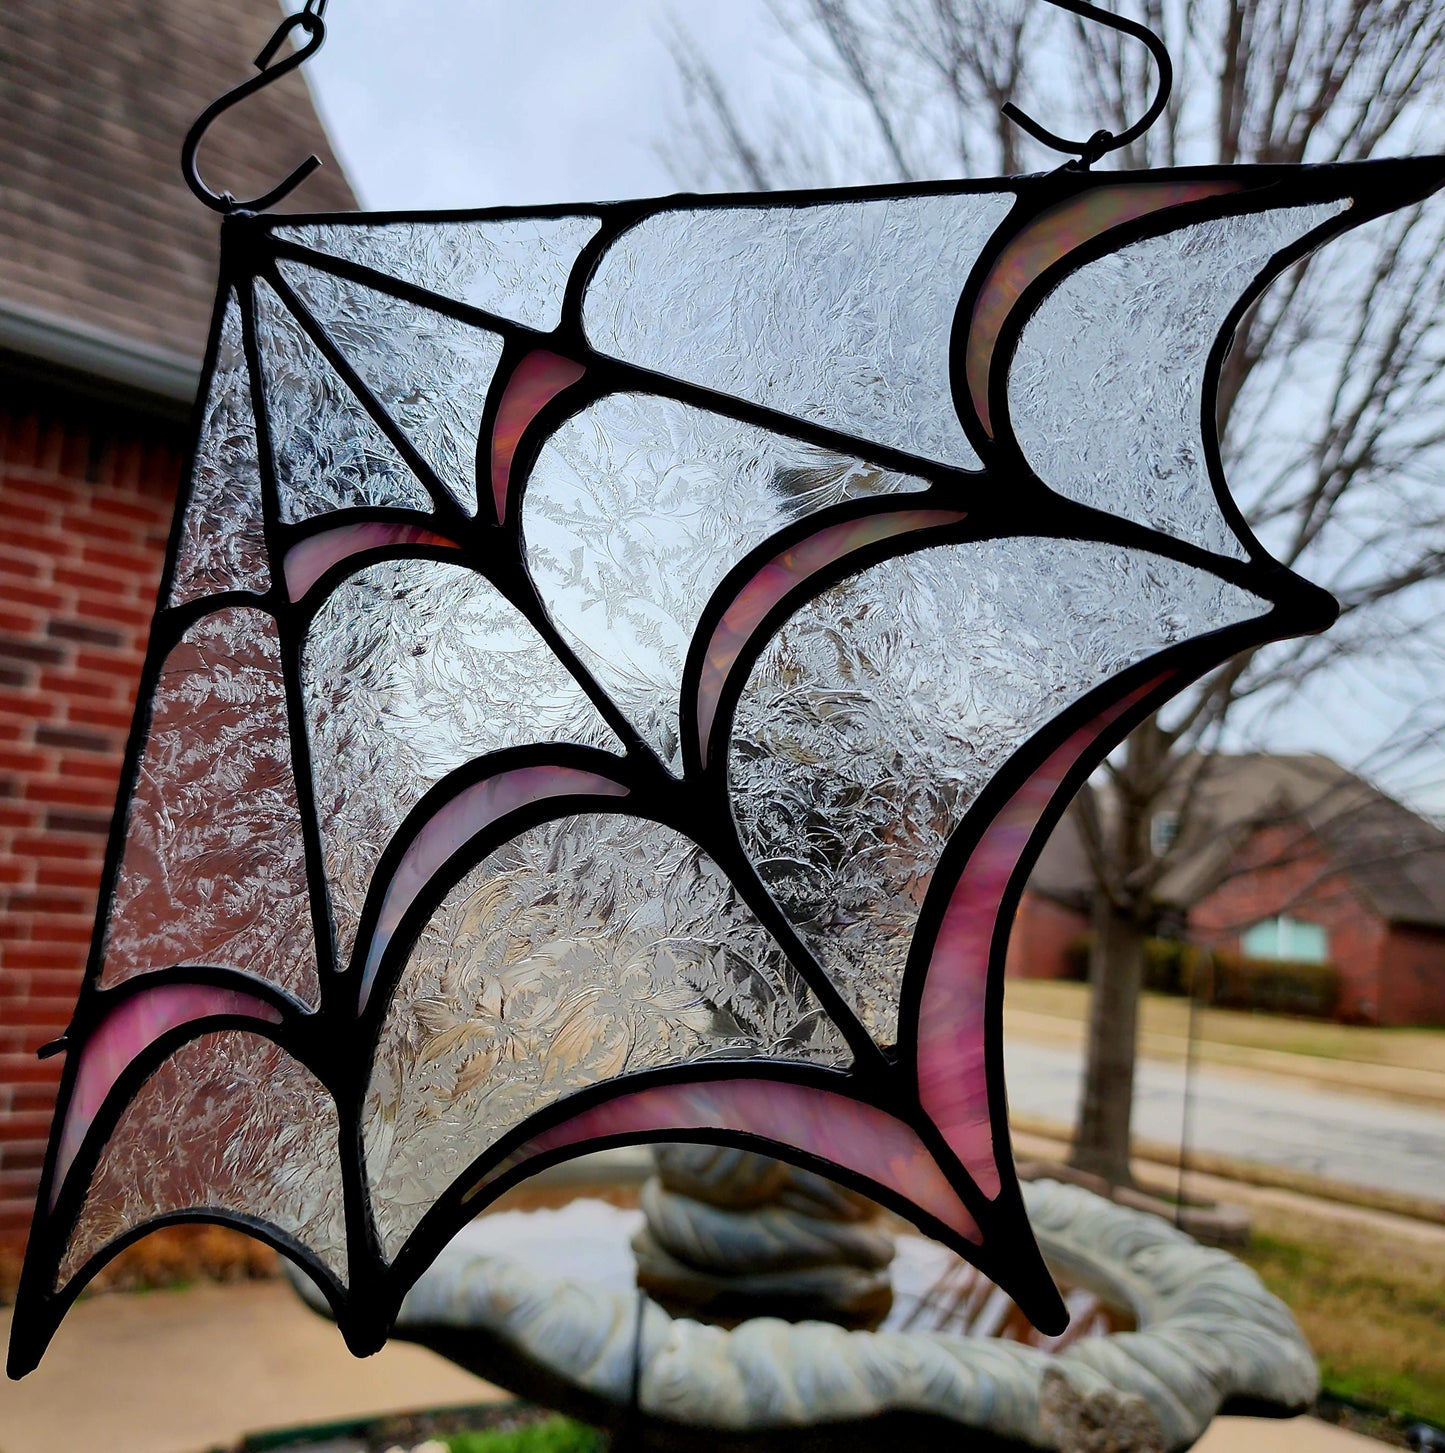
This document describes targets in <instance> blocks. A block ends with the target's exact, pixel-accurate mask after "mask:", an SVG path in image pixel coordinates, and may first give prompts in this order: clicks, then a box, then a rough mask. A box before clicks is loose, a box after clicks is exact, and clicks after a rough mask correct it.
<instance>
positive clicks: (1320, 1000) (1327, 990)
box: [1209, 949, 1340, 1019]
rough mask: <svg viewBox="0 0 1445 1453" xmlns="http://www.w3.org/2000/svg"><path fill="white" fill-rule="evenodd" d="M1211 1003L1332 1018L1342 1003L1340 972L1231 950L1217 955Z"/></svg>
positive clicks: (1327, 967) (1232, 1007) (1318, 1017)
mask: <svg viewBox="0 0 1445 1453" xmlns="http://www.w3.org/2000/svg"><path fill="white" fill-rule="evenodd" d="M1213 957H1214V964H1213V971H1212V974H1211V978H1212V979H1213V985H1212V992H1211V994H1210V996H1209V1002H1210V1003H1211V1004H1218V1005H1219V1006H1221V1007H1222V1008H1225V1009H1259V1010H1264V1011H1265V1012H1267V1013H1270V1014H1304V1015H1308V1016H1310V1017H1311V1018H1315V1019H1331V1018H1333V1017H1334V1015H1335V1012H1336V1010H1337V1009H1338V1008H1339V1004H1340V971H1339V970H1338V969H1337V968H1335V966H1334V965H1333V964H1306V963H1297V962H1295V961H1293V960H1291V959H1253V958H1247V957H1246V956H1245V955H1243V954H1238V953H1231V952H1229V951H1228V950H1223V949H1221V950H1217V951H1216V952H1215V954H1214V956H1213Z"/></svg>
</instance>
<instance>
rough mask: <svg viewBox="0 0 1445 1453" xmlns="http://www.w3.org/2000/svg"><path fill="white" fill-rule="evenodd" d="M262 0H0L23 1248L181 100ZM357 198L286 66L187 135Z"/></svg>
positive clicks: (155, 536) (2, 1105)
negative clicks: (314, 163) (44, 1051)
mask: <svg viewBox="0 0 1445 1453" xmlns="http://www.w3.org/2000/svg"><path fill="white" fill-rule="evenodd" d="M279 18H280V12H279V8H278V6H277V5H276V4H275V3H274V0H147V3H146V4H144V5H142V4H140V3H138V0H52V3H47V4H43V5H42V4H25V5H8V6H0V135H3V136H4V138H5V145H4V146H3V147H0V197H3V199H4V205H3V207H0V1243H4V1242H7V1241H8V1242H15V1241H18V1240H20V1239H23V1237H24V1234H25V1231H26V1228H27V1227H28V1225H29V1221H30V1212H31V1206H32V1204H33V1201H34V1196H35V1189H36V1185H37V1182H38V1179H39V1169H40V1164H41V1160H42V1156H43V1153H44V1145H45V1137H46V1133H47V1130H48V1127H49V1121H50V1113H51V1109H52V1106H53V1104H54V1098H55V1088H56V1083H57V1081H58V1079H59V1073H60V1064H61V1062H60V1060H58V1059H49V1060H44V1061H39V1060H37V1059H36V1057H35V1050H36V1048H37V1047H38V1046H39V1045H41V1044H43V1043H45V1042H46V1041H47V1040H51V1039H54V1038H56V1037H57V1036H58V1035H59V1034H61V1033H63V1032H64V1029H65V1027H66V1024H67V1021H68V1019H69V1016H70V1011H71V1008H72V1006H73V1004H74V1002H75V994H76V991H77V989H78V987H79V984H80V979H81V972H82V969H83V967H84V963H85V956H86V950H87V946H88V943H89V940H90V934H91V928H92V924H93V921H94V915H95V902H96V892H97V888H98V886H99V881H100V869H101V860H102V856H103V854H104V850H105V842H106V834H107V832H108V830H109V826H110V816H111V810H112V807H113V806H114V802H115V788H116V778H117V774H118V771H119V766H120V760H121V755H122V752H123V749H124V745H125V739H126V734H127V732H128V730H129V727H130V718H131V709H132V705H133V702H134V696H135V687H136V681H137V678H138V676H139V672H140V666H141V659H142V656H143V654H144V651H145V643H146V630H147V627H148V624H149V621H150V617H151V612H152V610H153V608H154V603H155V596H156V587H157V583H158V580H159V575H160V569H161V561H162V556H163V553H164V549H165V541H166V536H167V532H168V529H169V525H170V518H171V512H172V508H173V505H174V499H175V490H176V485H177V481H178V478H179V473H180V467H181V460H182V455H183V452H184V449H185V443H186V419H187V417H188V415H189V412H190V404H191V400H192V398H193V396H194V394H195V390H196V383H197V378H198V375H199V371H200V364H201V355H202V352H203V349H204V345H205V337H206V329H207V324H208V320H209V316H210V310H211V298H212V293H213V289H214V286H215V261H216V244H217V228H218V220H219V219H218V218H217V217H216V216H215V214H213V213H212V212H209V211H208V210H206V209H205V208H204V207H202V206H201V205H200V204H199V203H198V202H197V201H196V200H195V198H193V197H192V196H191V194H190V192H189V191H187V190H186V187H185V185H184V183H183V181H182V179H181V175H180V168H179V164H178V158H179V154H180V145H181V139H182V137H183V136H184V135H185V132H186V130H187V128H188V127H189V126H190V124H191V122H192V120H194V118H195V117H196V115H197V114H198V113H199V112H200V111H201V110H202V109H203V108H204V107H205V106H206V105H207V104H209V103H210V102H211V101H212V100H214V99H215V97H216V96H217V95H219V94H220V93H221V92H222V91H223V90H225V89H226V88H227V87H229V86H232V85H234V84H236V83H237V82H239V81H240V80H242V79H244V77H245V76H246V75H247V74H249V70H248V67H249V64H250V61H251V59H252V58H253V57H254V56H255V55H256V53H257V52H258V51H259V50H260V48H261V46H262V45H263V44H264V42H265V41H266V39H267V37H268V36H269V35H270V33H271V31H272V30H273V29H274V27H275V25H276V24H277V21H278V19H279ZM308 151H314V152H316V154H317V155H319V156H320V157H321V158H322V159H323V160H324V161H325V162H326V166H325V167H324V168H323V170H322V171H320V172H319V173H317V175H316V176H315V177H314V178H312V180H311V181H310V182H308V183H307V184H306V186H305V187H304V188H303V189H302V190H301V192H300V193H299V194H297V196H296V198H295V199H294V202H293V203H292V205H294V206H297V207H306V208H308V209H316V210H321V209H345V208H350V207H354V206H355V200H354V198H353V197H352V194H351V190H350V188H349V186H348V185H347V182H346V179H345V178H344V176H343V175H342V173H341V170H340V168H339V167H338V166H337V165H336V162H335V159H334V157H333V156H332V154H331V152H330V149H329V147H328V145H327V142H326V138H325V136H324V134H323V132H322V130H321V127H320V125H319V123H318V121H317V119H316V116H315V114H314V112H313V111H312V109H311V103H310V99H309V96H308V94H307V92H306V89H305V83H304V82H303V81H302V80H301V79H300V77H299V76H297V75H292V76H290V77H288V78H286V79H285V80H283V81H282V82H280V83H279V84H277V85H275V86H272V87H268V88H267V89H266V90H264V91H262V92H261V93H260V94H258V95H256V96H253V97H251V98H249V99H248V100H247V101H246V102H245V103H243V104H242V105H241V106H239V107H238V108H237V109H236V110H235V111H233V112H231V113H229V115H228V116H227V117H226V118H223V120H222V121H221V122H219V123H218V124H217V126H216V127H215V128H213V131H212V133H211V136H210V137H209V138H208V140H207V142H206V143H205V145H204V146H203V147H202V154H201V166H202V171H203V174H204V175H206V176H207V177H208V179H209V180H210V182H211V185H212V186H214V187H215V188H216V189H217V190H222V189H225V190H230V191H233V192H234V193H236V194H237V195H239V196H247V195H254V194H255V193H256V192H258V191H262V190H265V189H266V188H267V187H269V186H271V185H273V184H274V183H275V182H276V181H277V180H279V179H280V177H281V176H283V175H284V174H285V173H286V172H288V171H289V170H290V169H291V167H292V166H294V165H295V164H296V162H298V161H299V160H300V159H301V158H302V157H303V156H305V155H306V153H307V152H308Z"/></svg>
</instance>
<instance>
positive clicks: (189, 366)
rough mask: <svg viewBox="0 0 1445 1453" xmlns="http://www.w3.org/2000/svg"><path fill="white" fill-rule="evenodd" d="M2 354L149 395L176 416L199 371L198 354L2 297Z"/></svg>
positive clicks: (101, 387)
mask: <svg viewBox="0 0 1445 1453" xmlns="http://www.w3.org/2000/svg"><path fill="white" fill-rule="evenodd" d="M0 354H8V355H10V356H11V358H12V360H15V359H24V360H27V361H33V362H34V363H36V364H38V365H40V366H41V370H42V371H44V372H49V373H51V374H59V375H65V376H69V377H70V378H72V379H81V380H86V381H88V382H89V383H90V384H91V385H92V387H94V388H95V389H96V390H97V391H99V392H103V393H110V394H121V395H128V396H131V397H132V398H135V399H136V400H137V401H141V400H145V401H148V402H149V403H150V406H151V408H152V410H153V411H154V412H156V413H160V414H166V415H172V416H175V415H184V414H185V413H186V411H187V410H188V409H189V407H190V405H191V401H192V400H193V399H194V398H195V396H196V389H197V387H198V385H199V383H200V376H201V370H200V363H199V360H197V359H192V358H188V357H186V356H185V355H184V354H180V353H172V352H170V351H169V350H167V349H161V348H155V347H152V346H149V345H147V344H144V343H137V342H135V341H134V340H133V339H130V338H126V337H124V336H122V335H121V334H119V333H111V332H109V331H107V330H105V329H102V328H94V327H90V326H88V325H86V324H83V323H76V322H72V321H71V320H70V319H68V318H61V317H57V316H56V315H55V314H53V313H46V312H42V311H41V310H40V309H37V308H26V307H22V306H20V305H19V304H16V303H11V302H7V301H5V300H4V299H0Z"/></svg>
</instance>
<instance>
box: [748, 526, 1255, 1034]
mask: <svg viewBox="0 0 1445 1453" xmlns="http://www.w3.org/2000/svg"><path fill="white" fill-rule="evenodd" d="M1266 609H1267V603H1266V602H1263V601H1261V600H1258V599H1257V598H1256V597H1254V596H1251V595H1248V594H1246V593H1245V592H1244V591H1241V590H1238V589H1236V588H1235V587H1233V586H1230V585H1225V584H1223V583H1222V582H1221V581H1219V580H1217V579H1216V578H1214V577H1213V576H1211V575H1206V574H1204V573H1203V572H1202V571H1198V570H1194V569H1191V568H1190V567H1187V566H1184V565H1180V564H1177V563H1176V562H1174V561H1171V560H1166V559H1162V558H1160V557H1157V556H1152V555H1146V554H1142V553H1140V552H1138V551H1133V550H1125V549H1121V548H1119V547H1117V546H1106V545H1097V544H1090V543H1084V542H1077V541H1066V540H1052V539H1035V538H1025V539H1005V540H989V541H985V542H981V543H976V544H961V545H946V546H937V547H934V548H930V549H924V550H919V551H916V552H915V553H913V554H910V555H905V556H901V557H899V558H897V559H893V560H888V561H885V562H884V563H883V564H881V565H877V566H874V567H873V568H872V569H870V570H866V571H864V572H862V573H861V574H859V575H857V576H854V577H852V578H851V579H848V580H845V581H843V582H842V583H840V584H839V585H837V586H834V587H833V588H832V589H831V590H828V591H826V592H824V593H823V594H822V595H820V596H819V597H817V599H815V600H814V601H812V602H810V603H809V604H808V605H806V606H804V607H803V608H802V609H801V610H799V611H798V612H797V613H796V614H795V615H794V616H793V617H792V618H791V619H790V620H789V621H788V623H787V624H786V625H785V626H784V627H783V628H782V629H781V630H780V631H779V632H778V633H777V634H776V635H775V636H774V637H773V639H772V640H771V641H770V642H769V643H768V645H767V646H766V647H765V648H764V650H763V652H762V654H761V656H760V657H759V658H758V660H757V663H756V664H755V665H754V667H753V670H752V673H751V675H750V677H749V679H748V683H747V685H746V687H745V688H744V689H743V694H742V696H741V698H740V700H739V702H738V708H737V715H736V719H735V723H734V727H733V735H732V743H731V748H730V752H729V758H728V761H729V782H730V788H731V792H732V802H733V813H734V816H735V817H736V820H737V824H738V829H739V832H740V834H741V836H742V841H743V845H744V847H745V849H746V850H747V852H748V855H749V857H750V858H751V859H752V860H753V862H754V863H756V864H757V865H758V869H759V872H760V873H761V874H762V877H763V880H764V882H765V883H766V884H767V885H768V888H769V890H770V891H771V892H772V894H773V896H774V898H775V899H776V900H777V902H778V904H779V906H780V907H782V909H783V910H784V912H785V913H787V915H788V917H789V918H790V919H791V920H792V922H793V923H794V924H795V925H797V926H798V928H799V930H800V931H801V932H802V934H803V936H804V937H805V939H806V940H807V941H808V942H809V944H810V945H811V946H812V948H813V949H814V951H815V952H816V953H817V954H818V956H819V958H820V959H821V961H822V963H823V965H824V967H825V968H826V969H827V971H828V972H829V974H830V975H831V977H832V978H833V980H834V982H835V983H836V984H837V986H838V988H839V990H840V991H841V992H842V993H843V995H844V996H845V997H846V998H847V999H848V1000H849V1002H850V1003H851V1004H852V1005H853V1006H854V1007H855V1009H856V1010H857V1012H858V1014H859V1017H860V1018H861V1019H862V1021H863V1023H864V1025H865V1026H866V1027H867V1029H868V1030H869V1032H870V1033H871V1034H872V1035H873V1036H874V1038H875V1039H877V1040H878V1041H879V1042H881V1043H884V1044H889V1043H892V1042H893V1041H894V1040H895V1038H896V1035H897V1010H898V988H899V982H900V979H901V976H902V971H903V966H904V963H905V960H906V958H907V953H908V947H909V943H910V941H911V939H912V935H913V929H914V926H915V923H916V921H917V916H918V910H919V907H920V906H921V904H922V902H923V896H924V894H925V893H926V891H927V889H928V885H929V882H930V881H931V878H932V874H933V869H934V867H935V865H936V864H937V862H938V858H939V855H940V853H941V852H942V850H943V847H944V845H945V844H946V843H947V841H948V838H949V837H950V835H951V834H952V832H953V830H954V828H955V827H957V825H958V824H959V823H960V822H961V821H962V818H963V815H964V813H965V812H966V810H967V809H968V806H969V805H970V804H971V803H972V801H973V800H974V798H975V797H976V796H977V795H978V793H979V792H980V790H981V789H982V788H983V787H984V786H986V785H987V783H988V782H989V781H990V779H991V778H992V777H993V776H994V774H995V773H996V772H997V771H998V769H999V768H1000V767H1001V766H1002V765H1003V763H1004V761H1005V760H1006V759H1007V758H1008V757H1009V756H1010V755H1011V754H1012V753H1013V752H1014V751H1015V749H1016V748H1017V747H1019V746H1020V745H1021V744H1022V743H1023V742H1024V741H1025V740H1026V739H1027V738H1028V737H1029V736H1031V735H1032V734H1033V733H1034V732H1035V731H1037V730H1038V729H1039V728H1040V727H1042V726H1044V725H1045V723H1047V722H1048V721H1050V720H1052V719H1053V718H1054V717H1056V716H1057V715H1058V714H1059V712H1060V711H1062V710H1063V708H1064V707H1066V706H1067V705H1068V704H1069V703H1070V702H1072V701H1074V700H1076V699H1078V698H1079V697H1080V696H1082V695H1083V694H1084V693H1085V692H1086V691H1088V690H1090V689H1091V688H1093V687H1095V686H1097V685H1099V684H1100V683H1101V682H1104V681H1107V680H1108V679H1109V678H1110V677H1112V676H1115V675H1117V674H1118V673H1119V672H1120V671H1122V670H1124V669H1125V668H1126V667H1128V666H1130V665H1133V664H1134V663H1135V662H1136V661H1139V660H1142V659H1144V658H1145V657H1147V656H1150V655H1152V654H1153V653H1154V652H1156V651H1158V650H1160V649H1162V648H1163V647H1165V646H1168V645H1172V644H1174V643H1175V642H1178V641H1183V640H1186V639H1189V638H1190V637H1193V636H1198V635H1202V634H1204V633H1206V632H1208V631H1212V630H1216V629H1218V628H1219V627H1221V626H1225V625H1228V624H1230V623H1232V622H1235V621H1241V620H1247V619H1250V618H1252V617H1255V616H1258V615H1261V614H1263V613H1264V612H1265V610H1266Z"/></svg>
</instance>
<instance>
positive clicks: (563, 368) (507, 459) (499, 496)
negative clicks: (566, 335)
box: [492, 348, 587, 523]
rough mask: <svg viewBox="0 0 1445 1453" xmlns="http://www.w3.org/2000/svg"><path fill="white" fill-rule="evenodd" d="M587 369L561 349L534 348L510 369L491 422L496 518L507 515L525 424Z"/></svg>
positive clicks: (502, 517)
mask: <svg viewBox="0 0 1445 1453" xmlns="http://www.w3.org/2000/svg"><path fill="white" fill-rule="evenodd" d="M586 371H587V370H586V369H584V368H583V367H582V365H581V364H580V363H574V362H573V361H572V360H571V359H570V358H563V357H562V355H561V354H560V353H551V352H549V351H548V350H547V349H545V348H535V349H533V350H532V352H531V353H529V354H528V355H527V356H526V357H525V358H524V359H522V361H521V362H520V363H519V364H518V365H517V366H516V368H514V369H513V370H512V376H511V377H510V378H509V379H508V380H507V386H506V388H505V389H503V390H502V401H501V403H500V404H499V405H498V406H497V419H496V422H495V423H494V424H493V425H492V498H493V500H494V502H495V504H496V510H497V520H498V522H499V523H500V522H502V521H505V519H506V518H507V491H508V489H509V488H510V485H511V479H512V459H513V457H514V456H515V455H516V453H517V445H518V444H520V443H521V442H522V434H523V432H524V431H525V429H526V427H527V425H528V424H530V423H531V422H532V420H533V419H535V418H536V417H537V415H538V414H539V413H540V412H541V411H542V409H543V408H544V407H545V406H546V405H547V404H549V403H551V402H552V400H553V399H555V398H556V397H557V395H558V394H559V393H561V392H562V390H563V389H566V388H571V386H572V385H573V384H574V383H576V382H577V381H578V380H579V379H580V378H581V377H582V375H583V374H584V373H585V372H586Z"/></svg>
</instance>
